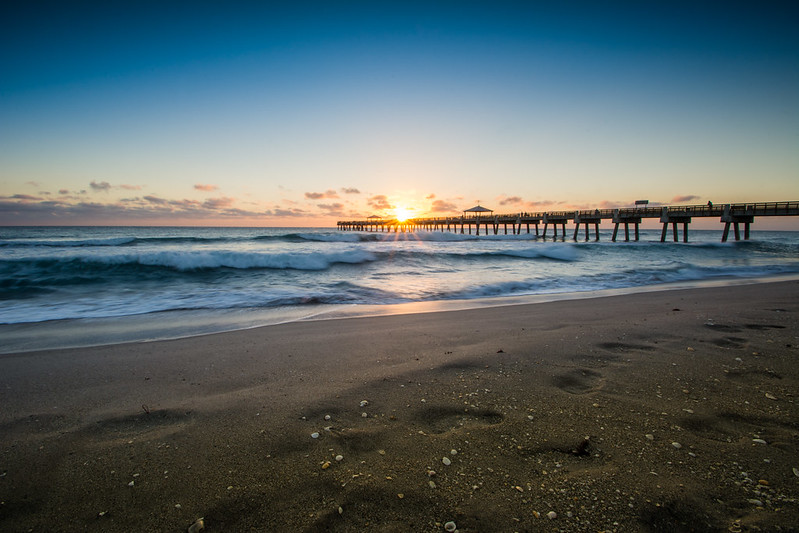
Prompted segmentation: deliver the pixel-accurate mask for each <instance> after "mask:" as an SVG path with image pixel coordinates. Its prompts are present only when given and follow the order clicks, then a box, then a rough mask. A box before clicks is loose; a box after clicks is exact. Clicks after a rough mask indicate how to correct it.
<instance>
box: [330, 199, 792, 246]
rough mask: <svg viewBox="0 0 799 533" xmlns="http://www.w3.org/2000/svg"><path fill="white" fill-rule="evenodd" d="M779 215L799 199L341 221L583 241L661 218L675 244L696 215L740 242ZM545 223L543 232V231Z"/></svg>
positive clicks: (352, 226)
mask: <svg viewBox="0 0 799 533" xmlns="http://www.w3.org/2000/svg"><path fill="white" fill-rule="evenodd" d="M773 216H799V202H765V203H746V204H719V205H715V204H711V203H710V202H708V203H707V204H706V205H672V206H656V207H655V206H649V205H648V202H647V201H645V200H642V201H639V202H636V206H635V207H619V208H615V209H594V210H579V211H554V212H542V213H512V214H494V212H493V211H492V210H491V209H488V208H485V207H483V206H481V205H479V204H478V205H477V206H475V207H472V208H470V209H467V210H465V211H464V212H463V214H462V215H460V216H449V217H431V218H427V217H420V218H410V219H408V220H403V221H401V220H397V219H384V218H382V217H378V216H374V215H373V216H371V217H369V218H367V219H365V220H346V221H339V222H338V223H337V226H338V229H339V230H341V231H381V232H392V231H393V232H399V231H402V232H406V231H409V232H412V231H417V230H427V231H442V232H454V233H461V234H464V233H466V232H468V234H469V235H471V234H472V230H474V234H475V235H480V232H481V228H483V229H482V231H483V234H484V235H490V234H492V233H493V234H494V235H498V234H499V232H500V231H503V232H504V234H505V235H507V234H508V230H509V229H510V233H511V234H512V235H520V234H521V233H522V231H525V232H526V233H527V234H530V233H531V227H532V228H533V230H534V231H535V235H536V237H542V238H544V239H546V237H547V231H548V230H549V227H550V226H552V231H553V237H554V238H555V239H557V238H558V228H559V227H560V230H561V237H562V238H564V239H565V238H566V225H567V224H569V223H573V224H574V234H573V239H574V240H577V238H578V235H579V233H580V227H581V226H583V227H584V228H585V240H586V241H587V240H589V239H590V230H591V228H592V227H593V230H594V237H595V240H599V225H600V224H601V223H602V222H603V221H608V222H611V223H612V224H614V227H613V237H612V240H613V241H614V242H615V241H616V239H617V237H618V234H619V229H620V227H621V226H622V225H623V226H624V240H625V241H629V240H631V239H630V229H631V227H632V229H633V232H634V234H633V240H636V241H637V240H638V238H639V225H640V224H641V222H642V221H643V220H644V219H658V220H659V221H660V222H661V223H662V224H663V231H662V232H661V235H660V242H665V241H666V237H667V235H668V230H669V226H671V230H672V238H673V240H674V242H679V226H682V241H683V242H688V224H690V223H691V221H692V220H693V219H694V218H718V219H719V221H720V222H721V223H722V224H724V231H723V233H722V237H721V242H727V239H728V238H729V234H730V229H733V231H734V236H735V240H736V241H739V240H741V225H743V239H744V240H748V239H749V229H750V226H751V224H752V223H753V222H754V220H755V217H773ZM541 225H543V233H539V228H540V226H541Z"/></svg>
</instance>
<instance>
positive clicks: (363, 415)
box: [361, 413, 369, 418]
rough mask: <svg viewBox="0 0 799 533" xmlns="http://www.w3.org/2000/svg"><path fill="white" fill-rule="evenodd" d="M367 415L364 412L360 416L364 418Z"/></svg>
mask: <svg viewBox="0 0 799 533" xmlns="http://www.w3.org/2000/svg"><path fill="white" fill-rule="evenodd" d="M368 416H369V415H367V414H366V413H361V418H366V417H368Z"/></svg>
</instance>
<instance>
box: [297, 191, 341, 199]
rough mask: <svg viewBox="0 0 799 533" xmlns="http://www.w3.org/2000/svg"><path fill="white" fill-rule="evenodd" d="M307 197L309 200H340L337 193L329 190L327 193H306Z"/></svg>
mask: <svg viewBox="0 0 799 533" xmlns="http://www.w3.org/2000/svg"><path fill="white" fill-rule="evenodd" d="M305 197H306V198H307V199H309V200H321V199H322V198H339V195H338V193H336V191H334V190H332V189H329V190H327V191H325V192H306V193H305Z"/></svg>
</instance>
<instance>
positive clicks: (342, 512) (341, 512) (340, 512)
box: [338, 505, 344, 514]
mask: <svg viewBox="0 0 799 533" xmlns="http://www.w3.org/2000/svg"><path fill="white" fill-rule="evenodd" d="M338 514H344V509H342V508H341V506H340V505H339V506H338Z"/></svg>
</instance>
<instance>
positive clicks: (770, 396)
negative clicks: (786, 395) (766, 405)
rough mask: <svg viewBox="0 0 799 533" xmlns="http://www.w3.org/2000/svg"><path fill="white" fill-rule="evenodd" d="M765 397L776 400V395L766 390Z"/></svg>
mask: <svg viewBox="0 0 799 533" xmlns="http://www.w3.org/2000/svg"><path fill="white" fill-rule="evenodd" d="M766 398H768V399H769V400H776V399H777V397H776V396H774V395H773V394H770V393H768V392H767V393H766Z"/></svg>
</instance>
